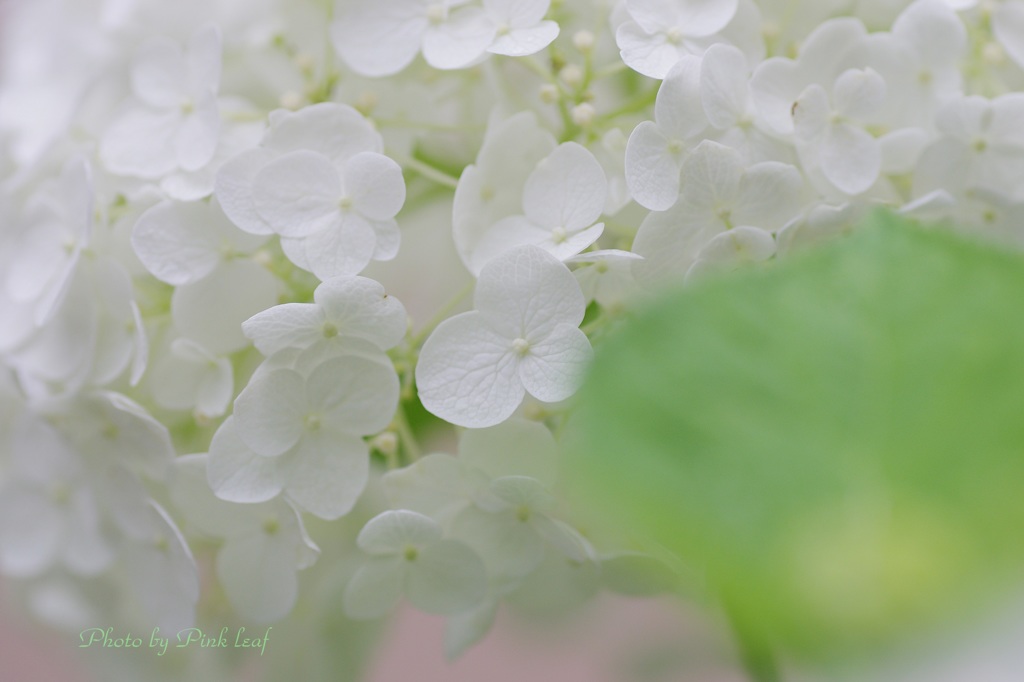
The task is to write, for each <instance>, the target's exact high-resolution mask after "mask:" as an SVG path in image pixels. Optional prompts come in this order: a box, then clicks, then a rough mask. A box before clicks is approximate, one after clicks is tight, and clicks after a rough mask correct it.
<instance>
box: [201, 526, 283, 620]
mask: <svg viewBox="0 0 1024 682" xmlns="http://www.w3.org/2000/svg"><path fill="white" fill-rule="evenodd" d="M294 545H295V538H293V537H289V534H288V533H285V532H282V531H280V530H279V531H278V532H276V533H274V534H273V535H268V534H267V533H264V532H260V531H256V532H251V533H248V534H246V535H243V536H241V537H236V538H231V539H229V540H228V541H227V542H226V543H225V544H224V546H223V547H221V548H220V551H219V552H217V578H218V580H219V581H220V584H221V585H222V586H223V587H224V592H225V594H226V595H227V597H228V600H229V601H230V602H231V605H232V606H233V607H234V608H235V609H236V610H237V611H238V613H239V615H241V616H242V617H244V618H248V619H252V620H254V621H256V622H258V623H269V622H273V621H275V620H278V619H280V618H283V617H284V616H286V615H288V612H289V611H291V610H292V607H293V606H295V599H296V597H297V596H298V591H299V583H298V579H297V577H296V575H295V547H294Z"/></svg>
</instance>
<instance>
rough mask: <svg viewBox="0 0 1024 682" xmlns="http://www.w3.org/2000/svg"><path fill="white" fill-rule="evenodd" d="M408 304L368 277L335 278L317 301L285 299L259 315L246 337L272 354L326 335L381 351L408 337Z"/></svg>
mask: <svg viewBox="0 0 1024 682" xmlns="http://www.w3.org/2000/svg"><path fill="white" fill-rule="evenodd" d="M407 327H408V316H407V315H406V312H405V307H404V306H402V303H401V301H399V300H398V299H397V298H395V297H394V296H388V294H387V293H386V292H385V291H384V287H383V286H382V285H381V284H380V283H379V282H375V281H374V280H372V279H367V278H366V277H345V276H341V277H334V278H331V279H329V280H327V281H325V282H322V283H321V284H320V286H318V287H317V288H316V291H314V292H313V303H285V304H283V305H278V306H274V307H273V308H270V309H269V310H264V311H263V312H261V313H258V314H256V315H254V316H253V317H251V318H249V319H248V320H246V321H245V323H244V324H243V325H242V331H243V333H245V335H246V337H248V338H249V339H251V340H252V342H253V343H254V344H255V346H256V348H258V349H259V350H260V352H261V353H263V354H264V355H267V356H270V355H273V354H274V353H277V352H279V351H282V350H285V349H286V348H298V349H305V348H309V347H310V346H312V345H313V344H314V343H317V342H318V341H321V340H323V339H336V340H338V341H343V340H345V339H363V340H364V341H368V342H370V343H372V344H373V345H375V346H377V347H378V348H380V349H381V350H388V349H389V348H393V347H395V346H397V345H398V344H399V343H400V342H401V341H402V338H403V337H404V336H405V332H406V329H407Z"/></svg>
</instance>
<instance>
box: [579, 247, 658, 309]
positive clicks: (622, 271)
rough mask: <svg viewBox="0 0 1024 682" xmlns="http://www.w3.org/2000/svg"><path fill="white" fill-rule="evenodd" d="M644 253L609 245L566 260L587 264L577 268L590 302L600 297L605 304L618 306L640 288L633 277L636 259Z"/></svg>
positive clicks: (581, 287)
mask: <svg viewBox="0 0 1024 682" xmlns="http://www.w3.org/2000/svg"><path fill="white" fill-rule="evenodd" d="M638 260H643V256H641V255H640V254H636V253H631V252H629V251H620V250H617V249H608V250H604V251H587V252H586V253H581V254H580V255H578V256H573V257H572V258H569V259H567V260H566V261H565V262H566V263H572V264H576V263H581V264H583V267H580V268H577V269H576V270H573V273H572V274H573V276H574V277H575V278H576V281H577V282H579V285H580V289H581V290H582V291H583V295H584V297H586V299H587V302H588V303H589V302H590V301H597V302H598V303H599V304H600V305H601V306H602V307H604V308H608V309H616V308H619V307H621V306H622V305H624V304H625V303H626V300H627V299H628V298H629V297H630V296H631V295H632V294H633V293H634V292H635V291H636V289H637V283H636V279H635V278H634V277H633V263H635V262H636V261H638Z"/></svg>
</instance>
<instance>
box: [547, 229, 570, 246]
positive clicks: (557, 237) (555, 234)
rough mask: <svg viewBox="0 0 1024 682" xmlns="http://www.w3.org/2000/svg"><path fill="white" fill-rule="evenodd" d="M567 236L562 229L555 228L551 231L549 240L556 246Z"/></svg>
mask: <svg viewBox="0 0 1024 682" xmlns="http://www.w3.org/2000/svg"><path fill="white" fill-rule="evenodd" d="M568 236H569V235H568V234H567V233H566V231H565V228H564V227H556V228H555V229H553V230H551V239H552V240H553V241H554V242H555V243H556V244H561V243H562V242H564V241H565V240H566V239H567V238H568Z"/></svg>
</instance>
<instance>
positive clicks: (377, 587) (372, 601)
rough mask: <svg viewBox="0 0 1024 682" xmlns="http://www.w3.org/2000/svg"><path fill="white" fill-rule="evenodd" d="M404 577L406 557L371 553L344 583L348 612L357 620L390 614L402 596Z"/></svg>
mask: <svg viewBox="0 0 1024 682" xmlns="http://www.w3.org/2000/svg"><path fill="white" fill-rule="evenodd" d="M404 578H405V561H404V560H403V559H402V558H401V557H394V556H386V557H370V558H369V559H367V561H366V563H364V564H363V565H362V566H360V567H359V568H358V569H357V570H356V572H355V574H354V575H353V576H352V578H351V579H350V580H349V582H348V585H346V586H345V595H344V598H343V601H342V608H344V610H345V615H347V616H348V617H349V618H353V619H356V620H366V619H370V618H380V617H381V616H384V615H387V614H388V613H390V612H391V611H392V610H393V609H394V608H395V607H396V606H398V602H399V601H400V600H401V599H402V589H403V584H402V583H403V580H404Z"/></svg>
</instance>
